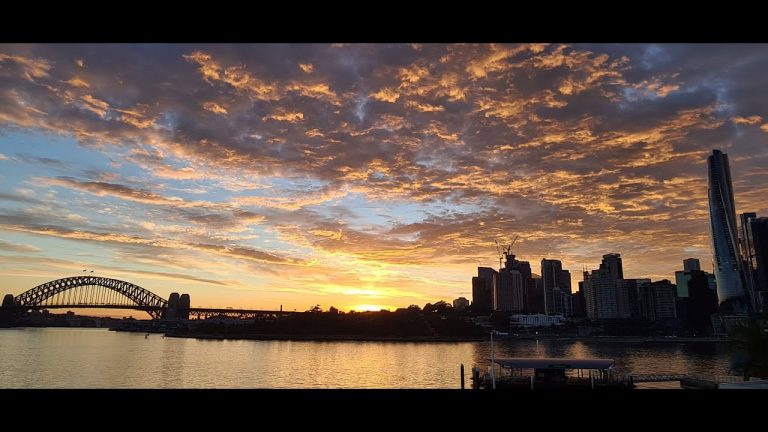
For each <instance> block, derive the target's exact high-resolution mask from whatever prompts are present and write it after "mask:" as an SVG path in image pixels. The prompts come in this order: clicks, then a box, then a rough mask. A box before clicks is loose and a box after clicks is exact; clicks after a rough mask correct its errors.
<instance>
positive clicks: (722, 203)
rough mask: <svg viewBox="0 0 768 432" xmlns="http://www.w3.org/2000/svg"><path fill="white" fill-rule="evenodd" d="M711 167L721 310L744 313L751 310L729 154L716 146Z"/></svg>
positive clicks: (712, 221) (712, 220) (711, 208)
mask: <svg viewBox="0 0 768 432" xmlns="http://www.w3.org/2000/svg"><path fill="white" fill-rule="evenodd" d="M707 164H708V167H709V219H710V224H711V228H712V245H713V254H714V263H715V276H716V277H717V296H718V298H719V299H720V312H721V313H723V314H743V313H746V312H747V311H748V300H747V298H746V293H745V290H744V282H743V274H742V269H741V260H740V258H739V246H738V233H737V225H736V222H737V220H736V205H735V203H734V199H733V186H732V185H731V169H730V167H729V166H728V155H726V154H724V153H722V152H721V151H720V150H713V151H712V155H711V156H709V157H708V158H707Z"/></svg>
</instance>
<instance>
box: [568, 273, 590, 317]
mask: <svg viewBox="0 0 768 432" xmlns="http://www.w3.org/2000/svg"><path fill="white" fill-rule="evenodd" d="M582 286H583V282H579V291H578V292H576V293H574V294H573V295H572V296H571V305H572V306H573V310H572V315H571V316H573V317H574V318H586V317H587V305H586V303H585V302H584V289H583V288H582Z"/></svg>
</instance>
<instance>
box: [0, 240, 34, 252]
mask: <svg viewBox="0 0 768 432" xmlns="http://www.w3.org/2000/svg"><path fill="white" fill-rule="evenodd" d="M0 250H1V251H6V252H20V253H23V252H40V251H41V249H40V248H37V247H35V246H30V245H24V244H16V243H9V242H7V241H3V240H0Z"/></svg>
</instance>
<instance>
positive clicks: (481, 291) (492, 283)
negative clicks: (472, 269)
mask: <svg viewBox="0 0 768 432" xmlns="http://www.w3.org/2000/svg"><path fill="white" fill-rule="evenodd" d="M497 278H498V272H497V271H496V270H494V269H492V268H490V267H478V268H477V276H476V277H473V278H472V312H475V313H490V312H491V311H492V310H493V302H494V295H495V292H496V281H497Z"/></svg>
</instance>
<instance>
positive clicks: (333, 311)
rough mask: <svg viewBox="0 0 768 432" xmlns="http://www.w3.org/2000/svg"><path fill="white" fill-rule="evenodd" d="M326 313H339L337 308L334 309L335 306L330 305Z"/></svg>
mask: <svg viewBox="0 0 768 432" xmlns="http://www.w3.org/2000/svg"><path fill="white" fill-rule="evenodd" d="M328 313H329V314H331V315H338V314H339V310H338V309H336V308H335V307H333V306H331V307H330V308H329V309H328Z"/></svg>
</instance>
